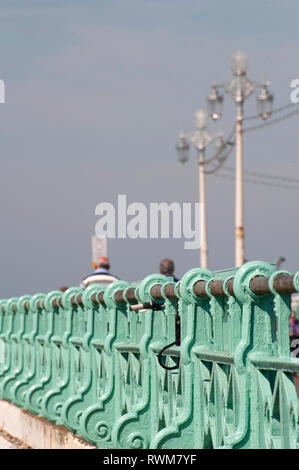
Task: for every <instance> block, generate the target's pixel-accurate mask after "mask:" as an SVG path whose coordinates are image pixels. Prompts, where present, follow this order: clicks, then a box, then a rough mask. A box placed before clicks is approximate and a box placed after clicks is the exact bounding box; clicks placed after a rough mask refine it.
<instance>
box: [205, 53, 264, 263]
mask: <svg viewBox="0 0 299 470" xmlns="http://www.w3.org/2000/svg"><path fill="white" fill-rule="evenodd" d="M232 71H233V74H234V76H233V78H232V80H231V81H229V82H228V83H226V84H224V85H213V86H212V90H211V92H210V93H209V94H208V97H207V104H208V112H209V115H210V116H211V117H212V119H214V120H217V119H220V117H221V115H222V101H223V97H222V96H220V95H219V93H218V90H217V88H221V87H222V88H224V91H225V92H226V93H228V94H229V95H230V97H231V98H232V99H233V100H234V101H235V103H236V206H235V265H236V266H241V265H242V264H244V220H243V218H244V210H243V206H244V203H243V104H244V102H245V100H246V99H247V98H248V97H249V96H250V95H251V93H252V92H253V91H254V89H256V88H261V91H260V93H259V94H258V95H257V97H256V99H257V110H258V114H259V116H261V118H262V119H267V118H268V117H269V116H270V115H271V112H272V102H273V95H271V94H270V93H269V91H268V83H263V84H259V83H255V82H252V81H251V80H249V79H248V78H247V74H246V73H247V55H246V54H245V53H244V52H241V51H238V52H236V53H235V54H233V56H232Z"/></svg>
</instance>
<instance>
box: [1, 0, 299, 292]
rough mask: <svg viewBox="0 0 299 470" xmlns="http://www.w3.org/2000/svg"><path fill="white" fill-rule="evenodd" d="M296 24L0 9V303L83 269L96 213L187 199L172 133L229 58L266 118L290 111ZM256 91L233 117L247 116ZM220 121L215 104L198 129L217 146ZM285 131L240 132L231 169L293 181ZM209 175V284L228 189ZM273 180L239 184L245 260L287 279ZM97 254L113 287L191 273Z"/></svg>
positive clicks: (280, 9)
mask: <svg viewBox="0 0 299 470" xmlns="http://www.w3.org/2000/svg"><path fill="white" fill-rule="evenodd" d="M298 17H299V4H298V3H297V2H295V1H291V0H286V1H284V2H281V1H280V0H271V1H260V0H253V1H251V2H245V1H242V2H240V1H237V0H235V1H233V0H226V2H223V1H221V0H210V1H209V2H208V1H199V0H197V1H195V0H184V2H182V1H179V0H159V1H158V0H84V1H82V0H81V1H79V0H51V1H50V0H48V1H45V0H26V2H24V0H18V1H17V0H1V3H0V36H1V40H0V58H1V61H0V78H1V79H2V80H3V81H4V83H5V90H6V97H5V103H4V104H0V158H1V185H0V214H1V232H0V260H1V266H0V281H1V282H0V297H1V298H9V297H13V296H21V295H24V294H34V293H37V292H45V293H46V292H49V291H51V290H55V289H59V288H60V287H61V286H75V285H79V283H80V281H81V279H82V278H83V277H85V276H86V275H87V274H89V273H90V272H91V270H92V268H91V236H92V235H94V232H95V224H96V222H97V220H98V219H99V217H98V216H97V215H96V214H95V208H96V206H97V205H98V204H99V203H101V202H110V203H111V204H114V205H115V207H117V198H118V195H119V194H125V195H126V196H127V201H128V204H130V203H133V202H141V203H143V204H145V205H149V204H150V203H151V202H162V201H163V202H167V203H172V202H179V203H183V202H197V199H198V167H197V160H196V152H195V150H194V149H191V150H190V159H189V161H188V162H187V163H185V164H184V165H181V164H180V163H179V162H178V160H177V156H176V151H175V144H176V142H177V140H178V135H179V132H180V131H181V130H184V131H185V132H189V133H190V132H193V131H194V113H195V111H197V110H198V109H205V108H206V96H207V93H208V92H209V89H210V87H211V84H212V83H213V81H214V80H216V82H217V83H224V82H225V83H226V82H228V81H229V80H231V78H232V71H231V56H232V54H233V53H234V52H235V51H237V50H243V51H245V52H246V53H247V54H248V77H249V79H251V80H254V81H255V82H258V83H260V82H262V81H263V80H269V81H270V90H271V92H273V94H274V104H273V107H274V109H275V108H279V107H280V106H284V105H288V104H290V93H291V91H292V90H291V88H290V83H291V81H292V80H293V79H296V78H299V28H298ZM255 94H256V93H254V94H253V95H252V96H251V97H250V98H248V100H247V101H246V103H245V106H244V113H245V116H251V115H255V114H256V107H255V106H256V105H255V97H254V95H255ZM276 117H277V115H276ZM234 119H235V108H234V103H233V101H232V100H231V98H230V97H229V96H228V95H225V96H224V107H223V116H222V118H221V119H220V120H219V121H218V122H217V123H215V122H213V121H212V120H211V119H209V121H208V128H209V130H210V131H211V132H218V131H219V130H221V131H222V132H223V133H224V136H227V135H228V134H229V132H230V131H231V129H232V128H233V126H234ZM298 120H299V115H296V116H294V117H292V118H291V119H288V120H283V121H281V122H279V123H277V124H273V125H271V126H269V127H265V128H263V129H259V130H256V131H252V132H248V133H246V134H245V133H244V168H245V170H246V171H252V172H260V173H266V174H270V175H274V176H279V177H281V178H297V179H299V171H298V169H299V166H298V165H299V161H298V139H297V135H298ZM260 123H261V120H256V121H254V122H253V121H251V122H250V121H248V123H247V124H246V125H249V124H260ZM244 126H245V122H244ZM211 155H213V147H212V145H211V146H209V148H207V150H206V157H209V156H211ZM227 166H230V167H234V150H233V152H232V153H231V155H230V157H229V159H228V161H227ZM220 175H221V173H220V172H219V174H218V175H217V174H215V175H207V177H206V186H207V188H206V190H207V223H208V245H209V268H210V269H211V270H213V271H215V270H221V269H225V268H232V267H233V266H234V263H235V261H234V205H235V192H234V181H233V180H231V179H227V178H222V177H219V176H220ZM222 175H224V173H222ZM226 175H228V173H227V172H226ZM251 179H254V178H251ZM272 183H274V184H273V186H266V185H263V184H252V183H245V195H244V198H245V199H244V206H245V207H244V211H245V212H244V213H245V257H246V259H247V260H261V261H267V262H275V261H276V259H277V258H278V257H279V256H283V257H284V258H285V262H284V263H283V264H282V265H281V268H282V269H286V270H289V271H291V272H292V273H294V272H296V271H297V270H298V269H299V255H298V195H299V192H298V190H295V189H290V188H281V187H280V186H279V184H280V181H279V180H272ZM298 186H299V185H298V183H297V187H298ZM108 256H109V258H110V261H111V271H112V272H113V274H115V275H117V276H118V277H120V278H121V279H125V280H128V281H133V280H138V279H142V278H143V277H145V276H146V275H148V274H149V273H153V272H158V268H159V262H160V260H161V259H162V258H165V257H168V258H172V259H173V260H174V262H175V266H176V270H175V271H176V275H177V276H178V277H181V276H182V275H183V274H184V273H185V272H186V271H187V270H189V269H191V268H194V267H199V266H200V251H199V250H198V249H196V250H187V249H184V241H183V240H182V239H169V240H166V239H157V240H154V239H136V240H132V239H117V238H116V239H109V240H108Z"/></svg>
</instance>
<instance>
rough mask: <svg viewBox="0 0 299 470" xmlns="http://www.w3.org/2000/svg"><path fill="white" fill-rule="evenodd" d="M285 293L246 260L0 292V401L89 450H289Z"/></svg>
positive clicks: (269, 273) (266, 268)
mask: <svg viewBox="0 0 299 470" xmlns="http://www.w3.org/2000/svg"><path fill="white" fill-rule="evenodd" d="M296 291H299V272H298V273H297V274H295V275H294V276H292V275H291V274H290V273H287V272H285V271H278V272H275V267H274V266H273V265H272V264H269V263H263V262H250V263H247V264H245V265H244V266H242V267H241V268H239V269H237V270H226V271H217V272H214V273H213V272H211V271H209V270H207V269H192V270H190V271H188V272H187V273H186V274H185V275H184V276H183V278H182V279H181V281H179V282H178V283H176V284H175V283H174V282H172V278H169V277H165V276H163V275H160V274H153V275H150V276H147V277H146V278H145V279H144V280H143V281H141V282H140V283H139V284H138V285H136V283H135V284H130V283H127V282H124V281H116V282H114V283H112V284H110V285H109V286H108V287H103V286H101V285H97V286H95V285H94V286H92V287H89V288H87V289H86V290H85V291H82V290H81V289H80V288H77V287H74V288H70V289H68V290H67V291H66V292H64V293H62V292H60V291H54V292H50V293H49V294H47V295H44V294H37V295H34V296H32V297H31V296H27V295H26V296H23V297H21V298H19V299H17V298H12V299H9V300H1V301H0V398H2V399H6V400H9V401H10V402H12V403H15V404H16V405H18V406H20V407H22V408H24V409H27V410H30V411H31V412H33V413H35V414H37V415H38V416H44V417H46V418H47V419H49V420H50V421H52V422H54V423H56V424H64V425H65V426H67V427H68V428H69V429H70V430H72V431H73V432H75V433H77V434H78V435H80V436H83V437H84V438H85V439H86V440H88V441H89V442H91V443H94V444H95V445H96V446H97V447H99V448H125V449H129V448H133V449H135V448H170V449H176V448H180V449H201V448H255V449H257V448H298V447H299V432H298V431H299V420H298V398H297V394H296V388H295V384H294V374H298V375H299V360H298V359H296V358H294V357H291V355H290V340H289V316H290V313H291V293H292V292H296ZM136 304H140V305H137V306H136ZM178 333H179V335H178ZM167 345H170V346H169V347H168V348H166V349H164V351H163V353H162V355H160V356H161V357H160V358H159V353H160V352H161V350H162V349H163V348H165V346H167ZM168 369H169V370H168Z"/></svg>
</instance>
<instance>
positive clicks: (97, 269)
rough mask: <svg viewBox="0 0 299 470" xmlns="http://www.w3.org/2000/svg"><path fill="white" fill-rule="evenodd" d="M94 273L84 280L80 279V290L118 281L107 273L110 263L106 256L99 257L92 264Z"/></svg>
mask: <svg viewBox="0 0 299 470" xmlns="http://www.w3.org/2000/svg"><path fill="white" fill-rule="evenodd" d="M93 267H94V272H93V273H92V274H89V275H88V276H86V277H85V278H84V279H82V281H81V284H80V287H81V289H86V287H88V286H91V285H93V284H106V285H108V284H111V282H114V281H118V280H119V278H118V277H116V276H113V274H111V273H110V272H109V270H110V263H109V259H108V258H106V256H100V258H99V259H98V260H97V262H96V263H93Z"/></svg>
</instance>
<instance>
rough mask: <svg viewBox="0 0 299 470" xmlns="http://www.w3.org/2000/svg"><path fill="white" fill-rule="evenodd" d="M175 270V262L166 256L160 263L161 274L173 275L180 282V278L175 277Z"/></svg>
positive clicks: (175, 280)
mask: <svg viewBox="0 0 299 470" xmlns="http://www.w3.org/2000/svg"><path fill="white" fill-rule="evenodd" d="M173 272H174V262H173V261H172V259H168V258H165V259H163V260H162V261H161V263H160V274H164V276H172V277H173V279H174V282H178V281H179V279H178V278H177V277H175V275H174V274H173Z"/></svg>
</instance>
